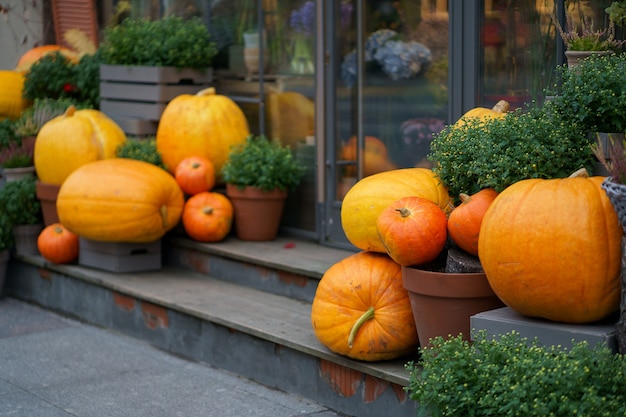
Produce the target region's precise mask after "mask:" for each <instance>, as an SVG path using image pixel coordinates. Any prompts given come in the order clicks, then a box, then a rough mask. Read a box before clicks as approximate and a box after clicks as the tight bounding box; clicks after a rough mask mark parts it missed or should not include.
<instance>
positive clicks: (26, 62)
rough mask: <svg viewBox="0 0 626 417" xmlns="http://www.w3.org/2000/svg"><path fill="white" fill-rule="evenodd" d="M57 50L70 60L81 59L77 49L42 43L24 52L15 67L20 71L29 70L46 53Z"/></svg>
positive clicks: (76, 60) (53, 52)
mask: <svg viewBox="0 0 626 417" xmlns="http://www.w3.org/2000/svg"><path fill="white" fill-rule="evenodd" d="M57 52H58V53H60V54H62V55H63V56H64V57H66V58H67V59H69V60H70V62H73V63H77V62H78V60H79V56H78V54H77V53H76V52H75V51H72V50H71V49H68V48H65V47H63V46H61V45H55V44H52V45H41V46H36V47H34V48H31V49H29V50H28V51H26V52H24V54H22V56H21V57H20V59H19V60H18V61H17V66H16V67H15V70H16V71H20V72H27V71H28V70H29V69H30V67H31V66H32V65H33V64H34V63H35V62H37V61H39V60H40V59H41V58H43V57H44V56H46V55H50V54H55V53H57Z"/></svg>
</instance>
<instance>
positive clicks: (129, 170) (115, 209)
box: [57, 158, 184, 242]
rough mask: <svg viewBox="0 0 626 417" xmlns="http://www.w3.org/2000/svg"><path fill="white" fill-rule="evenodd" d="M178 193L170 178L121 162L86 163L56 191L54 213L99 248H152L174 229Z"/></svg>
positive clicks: (152, 169)
mask: <svg viewBox="0 0 626 417" xmlns="http://www.w3.org/2000/svg"><path fill="white" fill-rule="evenodd" d="M183 204H184V198H183V192H182V190H181V189H180V187H179V186H178V184H177V183H176V180H175V179H174V177H173V176H171V175H170V174H168V173H167V172H166V171H164V170H163V169H161V168H159V167H157V166H155V165H152V164H149V163H147V162H143V161H137V160H134V159H126V158H114V159H103V160H100V161H95V162H90V163H88V164H85V165H83V166H81V167H80V168H78V169H76V170H75V171H74V172H72V173H71V174H70V175H69V176H68V177H67V179H66V180H65V182H63V185H61V189H60V190H59V195H58V197H57V212H58V216H59V220H60V222H61V223H62V224H63V225H64V226H65V227H66V228H67V229H69V230H70V231H72V232H74V233H76V234H78V235H79V236H82V237H85V238H87V239H91V240H96V241H102V242H153V241H155V240H157V239H159V238H161V237H162V236H163V235H164V234H165V232H167V231H168V230H171V229H172V228H173V227H174V226H176V224H178V222H179V220H180V217H181V215H182V211H183Z"/></svg>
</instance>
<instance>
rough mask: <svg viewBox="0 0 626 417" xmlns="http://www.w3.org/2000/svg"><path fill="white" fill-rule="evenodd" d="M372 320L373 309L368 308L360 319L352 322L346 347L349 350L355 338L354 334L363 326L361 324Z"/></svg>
mask: <svg viewBox="0 0 626 417" xmlns="http://www.w3.org/2000/svg"><path fill="white" fill-rule="evenodd" d="M373 318H374V307H370V308H368V309H367V311H366V312H365V313H363V315H362V316H361V317H359V318H358V320H357V321H355V322H354V325H353V326H352V329H351V330H350V335H349V336H348V347H349V348H350V349H352V345H353V344H354V338H355V337H356V334H357V333H358V332H359V330H360V329H361V326H363V324H364V323H365V322H366V321H368V320H370V319H373Z"/></svg>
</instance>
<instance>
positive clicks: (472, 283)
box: [402, 266, 495, 298]
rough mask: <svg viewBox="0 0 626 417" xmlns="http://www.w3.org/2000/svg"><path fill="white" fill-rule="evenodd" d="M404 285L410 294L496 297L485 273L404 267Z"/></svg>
mask: <svg viewBox="0 0 626 417" xmlns="http://www.w3.org/2000/svg"><path fill="white" fill-rule="evenodd" d="M402 283H403V285H404V288H406V289H407V291H409V292H414V293H419V294H424V295H431V296H436V297H456V298H473V297H492V296H495V293H494V291H493V289H492V288H491V285H489V280H488V279H487V276H486V274H485V273H483V272H465V273H456V272H438V271H428V270H424V269H419V268H418V267H405V266H403V267H402Z"/></svg>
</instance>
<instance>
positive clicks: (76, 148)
mask: <svg viewBox="0 0 626 417" xmlns="http://www.w3.org/2000/svg"><path fill="white" fill-rule="evenodd" d="M125 141H126V134H125V133H124V131H123V130H122V129H121V128H120V127H119V125H117V123H115V122H114V121H113V120H111V119H110V118H109V117H107V116H106V115H105V114H104V113H102V112H100V111H98V110H93V109H84V110H76V108H75V107H74V106H70V107H69V108H68V109H67V110H66V112H65V114H63V115H61V116H58V117H56V118H54V119H52V120H50V121H49V122H47V123H46V124H44V125H43V127H42V128H41V130H40V131H39V134H38V135H37V141H36V142H35V151H34V161H35V169H36V171H37V176H38V177H39V179H40V180H41V181H42V182H44V183H48V184H55V185H61V184H62V183H63V181H65V179H66V178H67V177H68V175H70V174H71V173H72V172H73V171H75V170H76V169H77V168H79V167H81V166H83V165H85V164H87V163H89V162H94V161H98V160H100V159H108V158H114V157H115V149H116V148H117V146H118V145H120V144H122V143H124V142H125Z"/></svg>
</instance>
